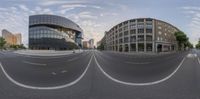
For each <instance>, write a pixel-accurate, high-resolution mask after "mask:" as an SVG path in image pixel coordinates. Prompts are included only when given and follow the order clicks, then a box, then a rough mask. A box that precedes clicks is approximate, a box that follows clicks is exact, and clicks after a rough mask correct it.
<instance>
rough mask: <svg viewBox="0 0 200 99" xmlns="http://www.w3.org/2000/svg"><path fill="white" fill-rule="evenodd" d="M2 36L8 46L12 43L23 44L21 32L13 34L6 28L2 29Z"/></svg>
mask: <svg viewBox="0 0 200 99" xmlns="http://www.w3.org/2000/svg"><path fill="white" fill-rule="evenodd" d="M2 37H3V38H4V39H5V41H6V46H10V45H21V44H22V36H21V34H20V33H18V34H13V33H11V32H9V31H8V30H6V29H3V30H2Z"/></svg>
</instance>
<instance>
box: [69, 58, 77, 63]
mask: <svg viewBox="0 0 200 99" xmlns="http://www.w3.org/2000/svg"><path fill="white" fill-rule="evenodd" d="M78 58H79V57H75V58H72V59H69V60H68V62H71V61H74V60H77V59H78Z"/></svg>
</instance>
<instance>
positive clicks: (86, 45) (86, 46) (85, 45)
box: [83, 41, 89, 49]
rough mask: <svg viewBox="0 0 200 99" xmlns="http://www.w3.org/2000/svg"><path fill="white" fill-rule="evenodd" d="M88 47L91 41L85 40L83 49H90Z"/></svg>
mask: <svg viewBox="0 0 200 99" xmlns="http://www.w3.org/2000/svg"><path fill="white" fill-rule="evenodd" d="M88 48H89V42H88V41H83V49H88Z"/></svg>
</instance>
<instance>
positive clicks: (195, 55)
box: [187, 54, 197, 58]
mask: <svg viewBox="0 0 200 99" xmlns="http://www.w3.org/2000/svg"><path fill="white" fill-rule="evenodd" d="M194 57H197V54H188V55H187V58H194Z"/></svg>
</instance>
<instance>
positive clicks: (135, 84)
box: [94, 55, 185, 86]
mask: <svg viewBox="0 0 200 99" xmlns="http://www.w3.org/2000/svg"><path fill="white" fill-rule="evenodd" d="M94 59H95V62H96V64H97V66H98V68H99V69H100V70H101V72H102V73H103V74H104V75H105V76H106V77H108V78H109V79H111V80H112V81H114V82H117V83H120V84H124V85H130V86H147V85H154V84H158V83H161V82H164V81H166V80H168V79H169V78H171V77H172V76H173V75H174V74H175V73H176V72H177V71H178V69H179V68H180V67H181V65H182V64H183V62H184V61H185V57H184V58H183V60H182V61H181V63H180V64H179V65H178V67H177V68H176V69H175V70H174V71H173V72H172V73H171V74H170V75H168V76H167V77H165V78H163V79H161V80H157V81H153V82H147V83H131V82H125V81H120V80H118V79H116V78H113V77H112V76H110V75H109V74H108V73H106V72H105V71H104V70H103V68H102V67H101V66H100V65H99V63H98V61H97V59H96V57H95V55H94Z"/></svg>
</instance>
